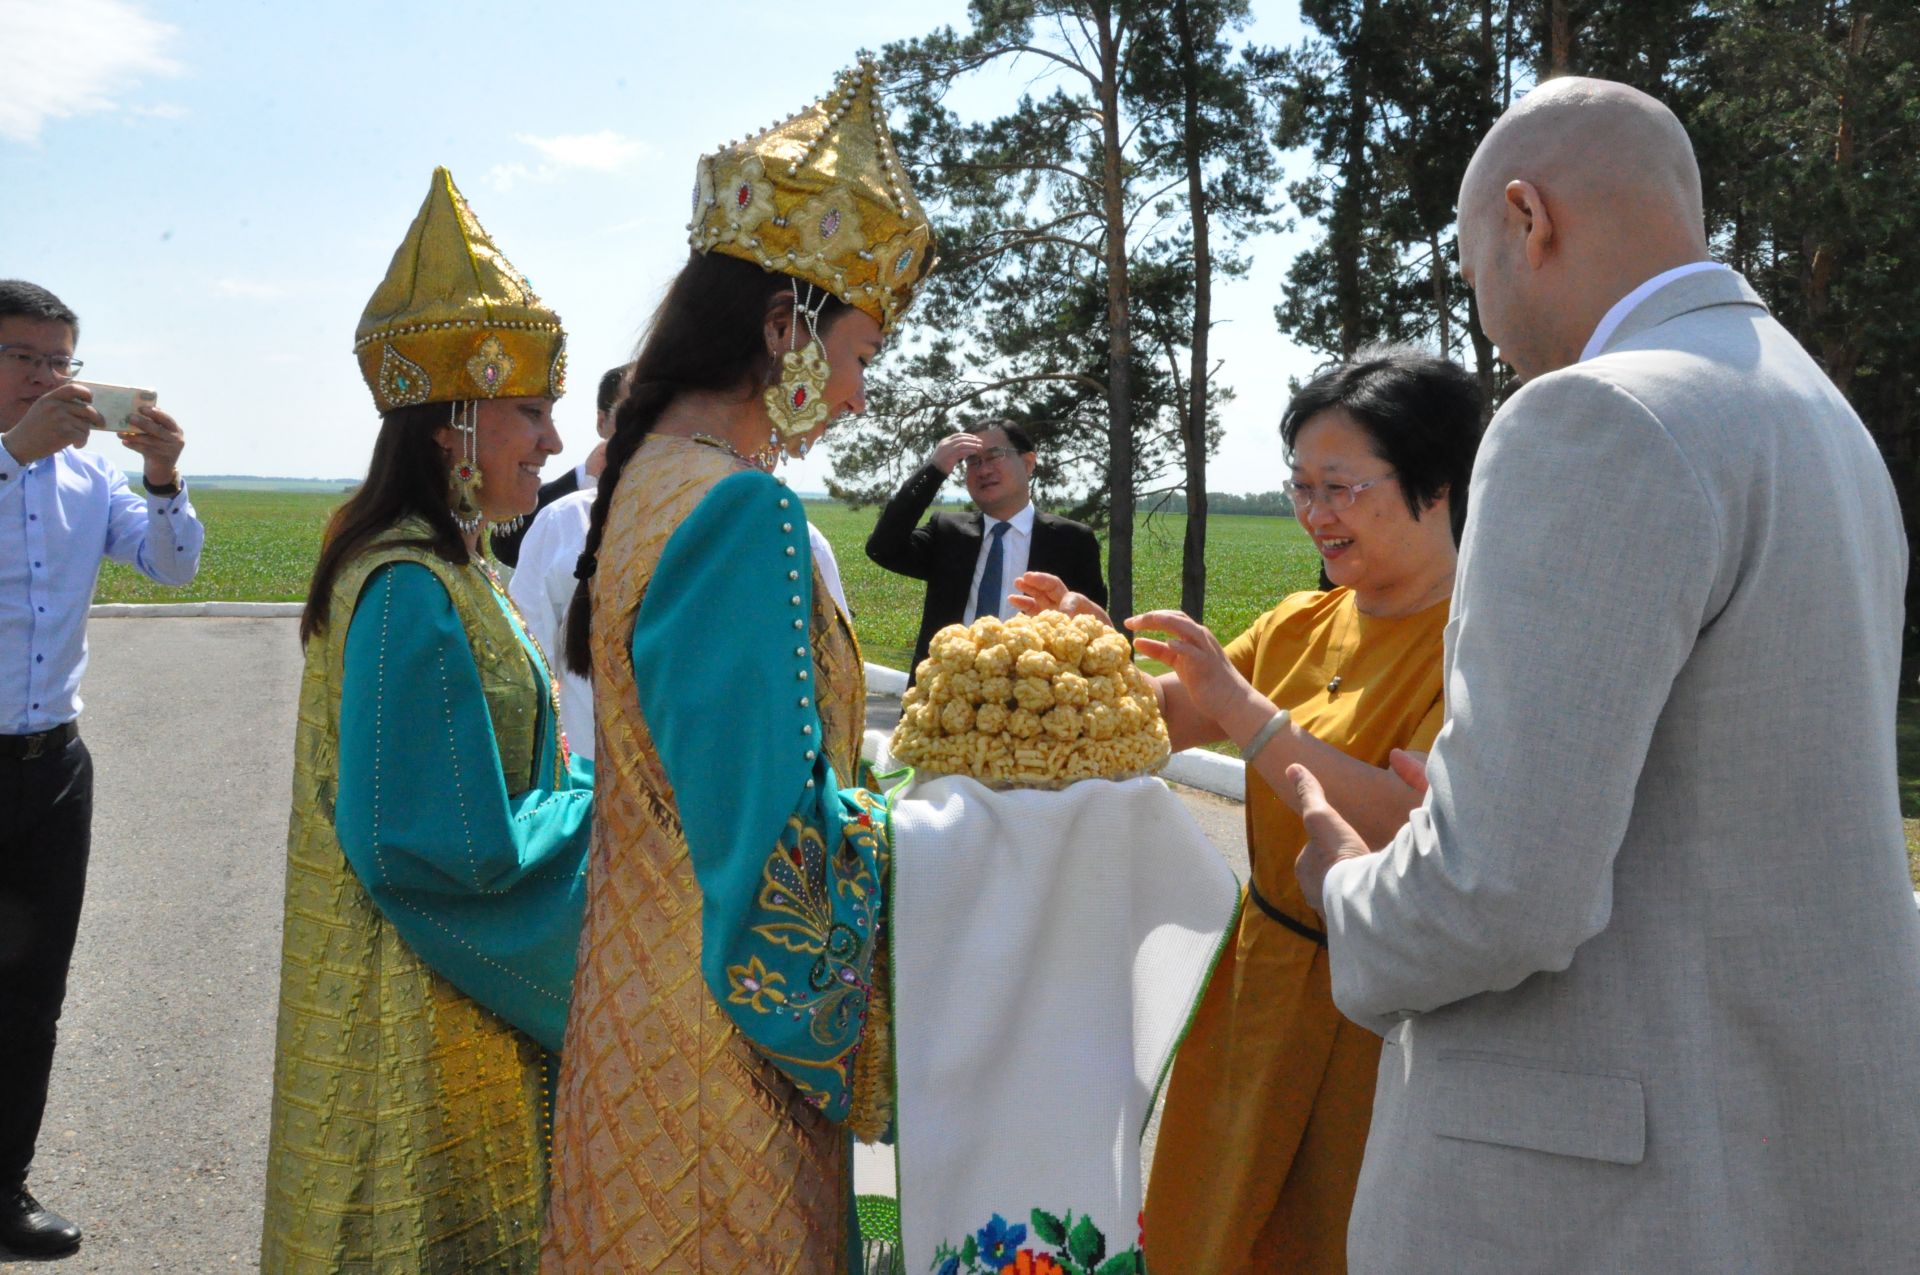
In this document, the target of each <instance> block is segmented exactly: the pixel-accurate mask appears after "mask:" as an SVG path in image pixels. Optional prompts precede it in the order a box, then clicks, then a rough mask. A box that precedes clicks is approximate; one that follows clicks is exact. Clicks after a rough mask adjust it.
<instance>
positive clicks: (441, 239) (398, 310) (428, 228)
mask: <svg viewBox="0 0 1920 1275" xmlns="http://www.w3.org/2000/svg"><path fill="white" fill-rule="evenodd" d="M353 352H354V355H355V357H356V358H358V359H359V360H360V373H361V375H362V376H364V377H366V380H367V384H368V386H370V387H371V388H372V390H373V401H374V403H375V404H376V405H377V406H378V407H379V409H380V410H381V411H382V412H388V411H391V410H393V409H394V408H396V407H405V406H408V405H410V404H414V403H449V402H459V401H462V400H466V399H480V398H532V397H549V398H558V397H560V395H561V394H562V393H563V392H564V391H565V390H566V383H567V336H566V333H565V332H564V331H562V330H561V327H560V316H559V315H557V314H555V313H554V312H553V311H552V310H550V309H548V308H547V307H546V305H544V304H543V303H542V302H541V300H540V298H539V297H537V296H535V295H534V293H533V288H532V286H531V285H530V284H528V283H527V280H526V276H525V275H522V274H521V273H520V272H519V271H518V270H516V269H514V268H513V263H512V262H510V261H508V260H507V258H506V254H504V253H502V252H501V251H500V249H499V248H498V247H496V246H495V245H494V242H493V239H492V238H491V237H490V236H489V235H488V234H487V232H486V230H485V229H484V228H483V227H482V226H481V225H480V222H479V220H478V219H477V218H475V217H474V215H473V210H472V209H471V208H469V207H467V201H466V199H465V198H464V197H463V196H462V195H461V194H460V191H459V188H458V187H456V186H455V185H454V184H453V175H452V174H451V173H449V172H448V171H447V170H446V169H444V168H436V169H434V170H433V184H432V186H431V187H430V188H429V189H428V191H427V198H426V202H424V203H422V204H421V205H420V211H419V213H418V214H417V215H416V216H415V217H414V219H413V225H412V226H410V227H408V229H407V236H406V238H405V239H404V240H402V241H401V244H400V247H399V249H398V250H397V251H396V252H395V253H394V254H393V264H391V265H390V266H388V267H387V277H386V278H385V279H383V280H381V282H380V286H379V287H378V288H376V289H374V293H373V298H372V299H371V300H369V301H368V302H367V308H366V312H365V313H363V314H362V315H361V316H360V326H359V327H358V328H356V329H355V330H354V341H353Z"/></svg>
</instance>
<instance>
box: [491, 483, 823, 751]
mask: <svg viewBox="0 0 1920 1275" xmlns="http://www.w3.org/2000/svg"><path fill="white" fill-rule="evenodd" d="M593 497H594V493H593V490H592V489H591V488H589V489H587V490H585V491H576V492H573V493H571V494H569V495H565V496H562V497H560V499H558V500H556V501H554V502H553V503H552V504H550V505H548V506H547V507H546V508H545V509H542V510H541V511H540V512H539V513H538V514H537V515H535V516H534V519H533V525H532V526H530V527H528V528H527V535H526V539H524V540H522V541H521V542H520V566H519V568H518V569H517V570H515V571H514V573H513V579H512V580H510V581H508V582H507V596H508V597H510V598H512V599H513V604H514V605H515V606H516V607H518V608H520V618H521V619H523V620H525V621H526V622H527V632H528V633H529V634H531V635H532V637H533V640H534V641H535V642H537V643H539V645H540V650H541V652H542V653H543V654H545V655H546V657H547V663H548V664H549V665H550V666H551V667H552V669H553V675H554V677H555V678H556V679H557V680H558V681H559V683H560V726H561V729H562V730H564V731H566V733H567V746H568V747H569V748H570V749H572V750H573V751H574V752H576V753H578V754H579V755H580V756H582V757H585V758H587V759H588V760H589V761H591V760H592V759H593V686H592V684H591V683H589V682H588V681H587V679H586V678H584V677H581V676H580V675H579V674H577V673H572V672H568V671H566V670H564V669H563V668H562V667H561V663H562V656H561V653H560V652H561V649H562V647H564V646H565V642H564V641H563V638H564V635H565V629H566V621H567V608H568V606H570V605H572V603H573V591H574V586H575V584H576V583H577V581H575V580H574V578H573V568H574V565H575V564H576V563H577V562H578V561H579V559H580V551H581V550H582V549H585V548H586V547H587V527H588V524H590V523H591V522H592V520H593ZM807 535H808V536H809V537H810V538H811V539H812V542H813V560H814V563H815V565H816V566H818V567H819V568H820V578H821V580H822V581H823V582H824V583H825V584H826V586H827V592H828V593H829V594H831V595H832V596H833V600H834V602H835V603H836V604H837V605H838V606H839V607H840V609H841V610H842V611H845V610H846V609H847V599H846V595H845V594H844V593H842V592H841V590H840V566H839V563H838V562H836V561H835V560H834V556H833V546H831V545H829V544H828V543H827V538H826V537H825V536H823V535H821V534H820V529H819V528H818V527H816V526H814V525H813V524H812V523H808V524H807Z"/></svg>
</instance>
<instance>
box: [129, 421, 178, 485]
mask: <svg viewBox="0 0 1920 1275" xmlns="http://www.w3.org/2000/svg"><path fill="white" fill-rule="evenodd" d="M127 422H128V428H126V429H123V430H121V431H120V441H121V442H123V443H125V444H126V445H127V447H128V449H129V450H131V451H136V452H139V453H140V455H141V456H142V457H143V458H144V459H145V460H146V462H147V463H146V469H145V474H146V479H147V482H148V484H149V485H153V484H158V485H160V486H162V487H164V486H167V485H169V484H170V483H172V482H173V480H174V478H175V477H176V475H177V472H178V471H177V466H178V464H179V460H180V453H181V452H182V451H184V450H185V449H186V446H187V436H186V433H185V431H183V430H182V429H181V428H180V423H179V422H178V421H176V420H174V419H173V417H171V416H169V415H167V414H166V413H165V412H163V411H161V410H160V409H159V408H157V407H152V406H148V407H140V408H136V409H134V413H133V415H132V416H129V417H128V418H127Z"/></svg>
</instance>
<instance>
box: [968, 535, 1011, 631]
mask: <svg viewBox="0 0 1920 1275" xmlns="http://www.w3.org/2000/svg"><path fill="white" fill-rule="evenodd" d="M1012 525H1013V524H1012V523H1007V522H998V523H995V524H994V526H993V532H992V536H993V543H992V544H991V545H989V546H988V547H987V569H986V570H985V571H982V572H981V573H980V594H979V596H978V597H976V598H975V599H974V601H973V615H974V618H975V619H979V618H980V617H981V616H983V615H999V614H1000V567H1001V564H1002V562H1003V561H1004V560H1005V558H1006V550H1005V547H1004V545H1003V544H1002V542H1003V541H1004V540H1005V539H1006V537H1007V528H1008V527H1010V526H1012Z"/></svg>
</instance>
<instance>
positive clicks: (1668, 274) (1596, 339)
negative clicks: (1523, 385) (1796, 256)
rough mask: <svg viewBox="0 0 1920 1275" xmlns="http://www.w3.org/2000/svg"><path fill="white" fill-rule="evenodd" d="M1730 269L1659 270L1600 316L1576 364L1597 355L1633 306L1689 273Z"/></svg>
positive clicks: (1705, 264) (1693, 265)
mask: <svg viewBox="0 0 1920 1275" xmlns="http://www.w3.org/2000/svg"><path fill="white" fill-rule="evenodd" d="M1732 268H1733V267H1731V266H1723V265H1721V264H1720V263H1719V262H1717V261H1692V262H1688V263H1687V264H1686V265H1684V266H1675V267H1674V268H1673V269H1671V270H1663V271H1661V272H1660V273H1659V274H1657V275H1655V276H1653V278H1651V279H1649V280H1647V281H1646V282H1645V283H1643V284H1641V285H1640V286H1639V287H1637V288H1635V289H1634V290H1633V291H1632V292H1629V293H1628V294H1627V295H1626V296H1624V297H1621V298H1620V299H1619V300H1618V301H1616V302H1614V303H1613V308H1612V309H1611V310H1608V311H1607V312H1606V313H1605V314H1603V315H1601V316H1600V326H1599V327H1597V328H1595V329H1594V330H1593V335H1592V336H1591V337H1589V338H1587V345H1586V348H1585V349H1583V350H1581V351H1580V358H1579V362H1581V363H1585V362H1586V361H1587V360H1588V359H1590V358H1592V357H1594V356H1595V355H1596V354H1598V353H1600V351H1601V349H1602V348H1604V347H1605V345H1606V344H1607V340H1608V339H1609V338H1610V337H1612V336H1613V333H1614V330H1615V329H1616V328H1618V327H1619V326H1620V324H1621V323H1622V322H1623V321H1624V320H1625V319H1626V317H1627V316H1628V315H1629V314H1632V313H1633V310H1634V307H1635V306H1637V305H1639V304H1640V303H1641V302H1642V301H1645V300H1646V299H1647V298H1648V297H1650V296H1652V295H1653V294H1654V293H1656V292H1658V291H1660V289H1662V288H1664V287H1666V286H1667V285H1668V284H1670V283H1672V282H1673V281H1674V280H1676V279H1684V278H1686V277H1687V276H1688V275H1690V274H1699V273H1700V272H1701V271H1703V270H1731V269H1732Z"/></svg>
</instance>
